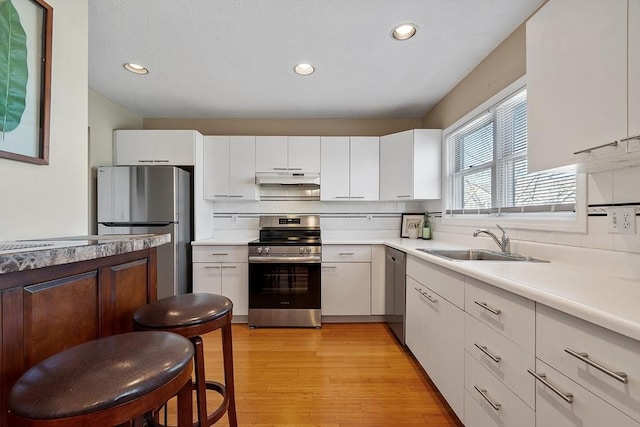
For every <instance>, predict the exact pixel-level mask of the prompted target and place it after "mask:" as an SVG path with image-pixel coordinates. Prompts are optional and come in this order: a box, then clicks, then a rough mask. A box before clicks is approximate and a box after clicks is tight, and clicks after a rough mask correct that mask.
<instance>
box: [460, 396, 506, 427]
mask: <svg viewBox="0 0 640 427" xmlns="http://www.w3.org/2000/svg"><path fill="white" fill-rule="evenodd" d="M464 394H465V396H464V426H465V427H500V426H499V425H498V424H496V422H495V421H494V420H493V418H491V417H490V416H489V414H487V413H486V412H485V411H484V409H482V407H480V404H479V403H478V402H476V400H475V399H474V398H473V396H472V395H471V393H469V392H468V391H467V390H465V391H464Z"/></svg>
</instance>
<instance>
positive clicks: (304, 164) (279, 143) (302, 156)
mask: <svg viewBox="0 0 640 427" xmlns="http://www.w3.org/2000/svg"><path fill="white" fill-rule="evenodd" d="M284 171H290V172H293V173H320V137H319V136H289V137H287V136H257V137H256V172H284Z"/></svg>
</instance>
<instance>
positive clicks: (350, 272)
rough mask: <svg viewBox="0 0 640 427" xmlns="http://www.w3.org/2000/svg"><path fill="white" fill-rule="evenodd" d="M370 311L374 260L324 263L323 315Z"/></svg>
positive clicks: (355, 314) (364, 313) (360, 314)
mask: <svg viewBox="0 0 640 427" xmlns="http://www.w3.org/2000/svg"><path fill="white" fill-rule="evenodd" d="M370 314H371V263H369V262H332V263H324V262H323V263H322V315H323V316H369V315H370Z"/></svg>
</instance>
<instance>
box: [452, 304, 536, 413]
mask: <svg viewBox="0 0 640 427" xmlns="http://www.w3.org/2000/svg"><path fill="white" fill-rule="evenodd" d="M464 334H465V350H466V352H467V353H468V354H469V355H471V356H472V357H473V358H474V359H476V361H477V362H478V363H479V364H480V365H482V366H483V367H484V368H485V369H486V370H487V371H489V372H491V373H492V374H493V375H494V376H495V377H496V378H499V379H500V381H501V382H503V383H504V385H505V386H506V387H508V388H509V389H511V390H513V392H514V393H516V394H517V395H518V397H519V398H520V399H522V400H523V401H524V402H525V403H526V404H527V405H528V406H529V407H530V408H532V409H533V408H535V389H534V387H535V385H534V379H533V377H532V376H531V375H529V373H528V372H527V369H533V368H534V367H535V363H536V361H535V355H534V354H533V353H530V352H528V351H527V350H525V349H524V348H522V347H520V346H519V345H517V344H516V343H514V342H513V341H511V340H510V339H508V338H507V337H505V336H504V335H502V334H501V333H499V332H497V331H495V330H494V329H492V328H490V327H488V326H486V325H485V324H483V323H482V322H480V321H479V320H478V319H476V318H474V317H473V316H471V315H470V314H469V313H466V314H465V332H464ZM470 391H471V393H473V390H470Z"/></svg>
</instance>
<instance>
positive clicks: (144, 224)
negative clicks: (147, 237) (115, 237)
mask: <svg viewBox="0 0 640 427" xmlns="http://www.w3.org/2000/svg"><path fill="white" fill-rule="evenodd" d="M100 224H102V225H104V226H105V227H166V226H167V225H171V224H175V222H173V221H155V222H101V223H100Z"/></svg>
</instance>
